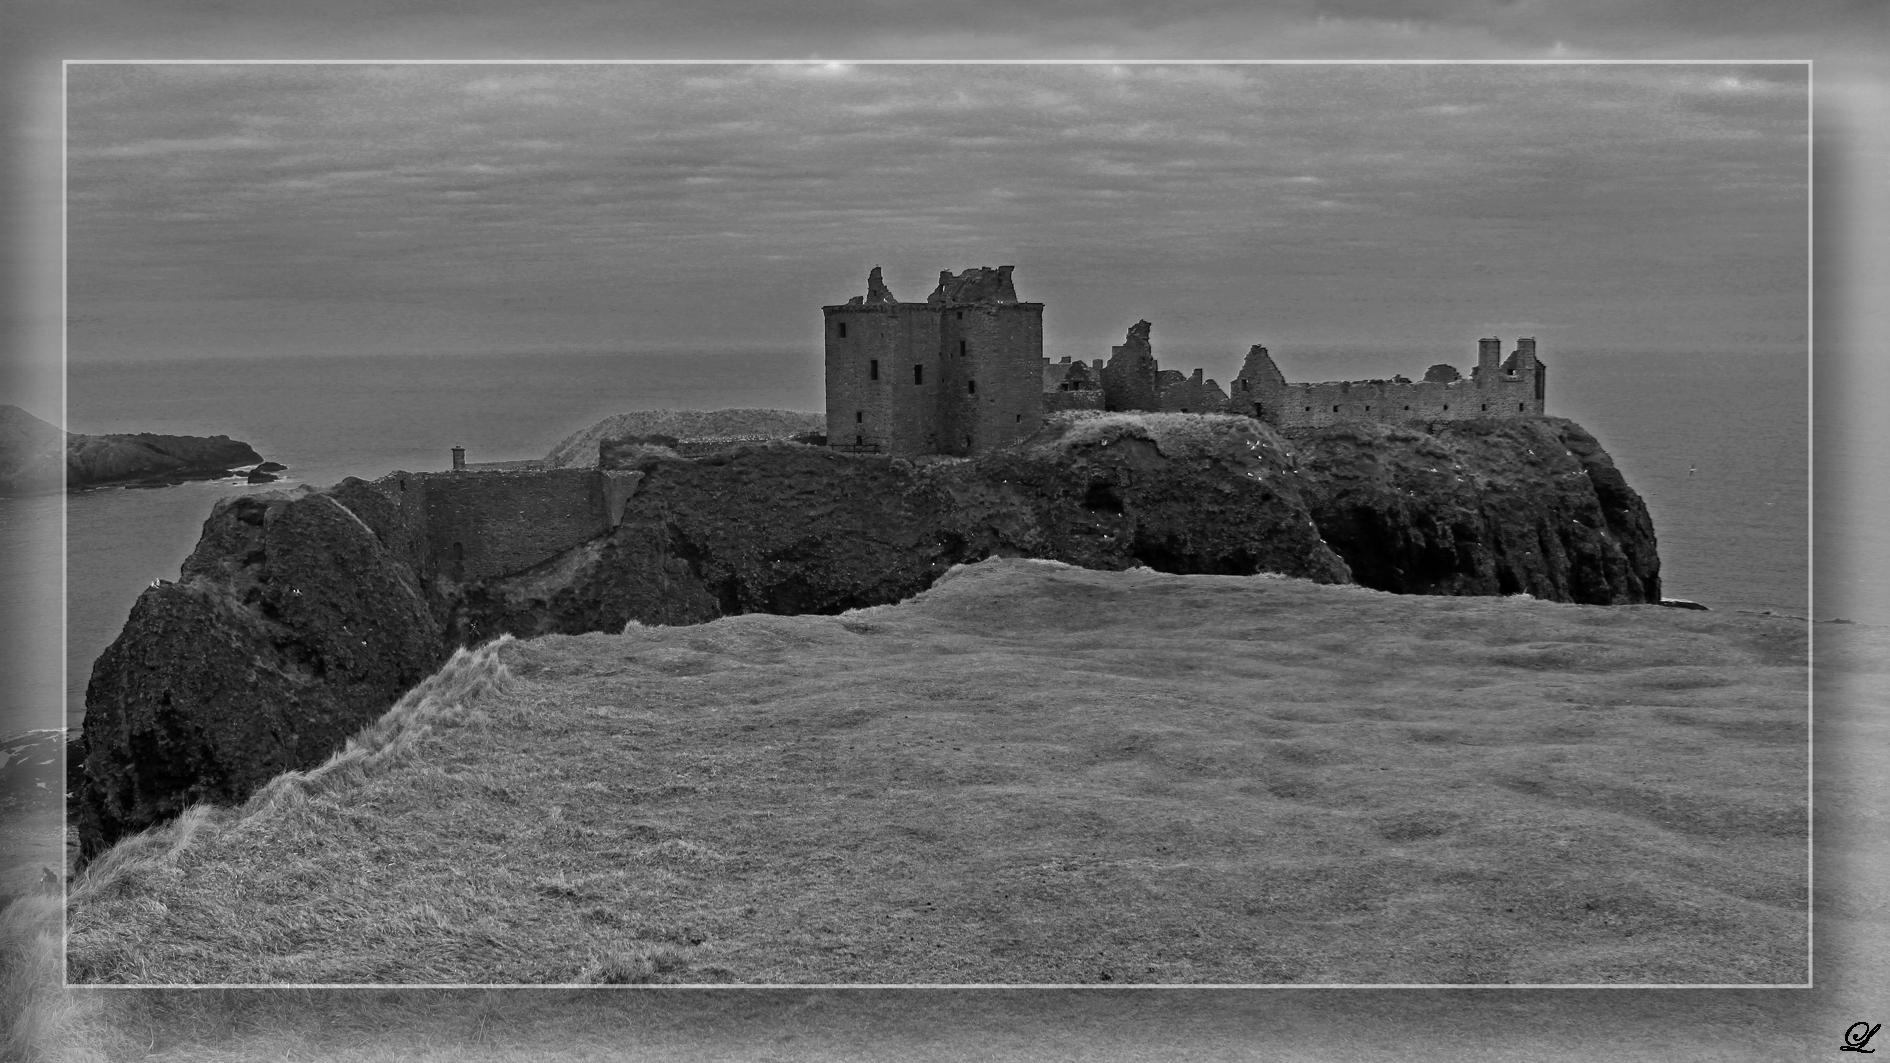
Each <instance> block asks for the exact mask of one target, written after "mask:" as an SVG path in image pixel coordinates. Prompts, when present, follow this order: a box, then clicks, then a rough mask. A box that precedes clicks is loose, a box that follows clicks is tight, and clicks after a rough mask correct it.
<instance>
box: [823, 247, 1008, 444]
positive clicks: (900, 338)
mask: <svg viewBox="0 0 1890 1063" xmlns="http://www.w3.org/2000/svg"><path fill="white" fill-rule="evenodd" d="M1011 269H1012V267H1010V266H999V267H997V268H996V269H988V268H977V269H968V270H966V271H965V272H963V273H961V274H959V275H957V276H953V275H952V274H951V273H950V272H949V271H947V272H942V273H940V274H939V275H938V287H937V288H936V289H935V290H934V291H933V292H932V294H931V295H929V296H927V297H926V300H925V302H923V303H902V302H900V301H899V300H897V299H895V298H894V297H893V294H892V292H891V291H889V290H887V288H886V284H885V282H884V281H883V280H882V279H881V277H880V272H879V267H878V266H874V267H873V271H872V273H871V274H869V275H868V276H867V279H866V295H864V296H857V295H856V296H854V297H853V299H852V300H851V301H849V302H847V303H846V304H845V305H842V306H828V307H822V310H823V311H824V312H825V314H826V317H827V322H826V333H827V341H826V342H827V359H826V360H827V443H828V445H829V446H832V447H835V448H838V449H841V450H852V451H864V452H871V453H877V452H885V453H890V454H906V455H912V454H957V455H967V454H976V453H979V452H981V451H986V450H991V449H993V448H995V447H1001V446H1003V445H1005V444H1006V443H1010V442H1013V441H1015V440H1018V439H1022V438H1024V437H1025V436H1027V435H1029V434H1031V433H1032V432H1035V431H1036V430H1037V429H1038V427H1039V426H1040V425H1041V424H1042V423H1043V368H1042V362H1043V304H1042V303H1023V302H1019V301H1018V300H1017V289H1016V288H1014V287H1013V286H1012V284H1011Z"/></svg>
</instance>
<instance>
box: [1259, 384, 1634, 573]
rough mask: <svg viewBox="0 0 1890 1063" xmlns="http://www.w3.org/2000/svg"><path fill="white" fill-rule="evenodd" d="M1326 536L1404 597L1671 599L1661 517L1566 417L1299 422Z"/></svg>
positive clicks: (1307, 478)
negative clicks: (1422, 425)
mask: <svg viewBox="0 0 1890 1063" xmlns="http://www.w3.org/2000/svg"><path fill="white" fill-rule="evenodd" d="M1289 435H1290V438H1291V439H1292V441H1293V443H1294V444H1295V446H1296V447H1297V449H1298V453H1299V459H1300V470H1299V473H1300V475H1299V479H1300V482H1301V484H1302V490H1303V491H1304V493H1305V496H1306V500H1307V505H1308V508H1309V510H1310V511H1311V514H1312V519H1313V522H1314V523H1315V524H1317V525H1318V526H1319V530H1320V534H1321V535H1323V536H1324V537H1325V540H1326V541H1327V542H1328V543H1330V544H1332V547H1333V549H1335V550H1337V551H1338V553H1339V555H1340V556H1342V557H1344V558H1345V560H1346V563H1347V564H1348V565H1349V566H1350V567H1351V569H1352V576H1353V578H1354V579H1356V580H1357V581H1358V582H1359V583H1361V584H1364V585H1365V586H1367V587H1372V588H1375V589H1377V590H1385V591H1395V592H1397V593H1400V594H1516V593H1526V594H1532V595H1534V596H1536V597H1538V598H1546V599H1551V600H1554V601H1563V602H1581V603H1584V604H1588V605H1628V604H1633V603H1637V602H1657V601H1659V600H1660V559H1659V556H1658V554H1657V553H1656V551H1655V543H1654V526H1653V522H1652V520H1650V519H1649V517H1648V515H1647V507H1646V506H1645V505H1644V504H1643V503H1642V502H1641V499H1640V496H1639V495H1637V494H1635V493H1634V491H1633V489H1632V488H1630V487H1628V486H1627V482H1626V481H1625V480H1624V479H1622V477H1621V473H1620V471H1619V470H1617V469H1616V468H1615V467H1614V462H1613V461H1612V460H1611V459H1610V458H1609V457H1608V455H1607V454H1606V453H1605V452H1603V451H1602V449H1601V446H1600V444H1598V443H1596V442H1595V439H1594V437H1593V436H1590V435H1589V434H1588V433H1587V432H1585V431H1583V430H1582V428H1581V426H1579V425H1577V424H1575V423H1574V422H1572V421H1568V420H1564V419H1562V418H1554V417H1543V418H1526V419H1512V420H1501V421H1496V420H1492V421H1458V422H1452V423H1447V424H1439V425H1437V426H1436V428H1435V430H1434V431H1430V432H1426V431H1423V430H1421V429H1417V428H1412V427H1406V426H1401V425H1386V424H1372V423H1364V422H1358V423H1348V424H1339V425H1331V426H1328V427H1325V428H1316V429H1306V430H1302V431H1294V432H1290V433H1289Z"/></svg>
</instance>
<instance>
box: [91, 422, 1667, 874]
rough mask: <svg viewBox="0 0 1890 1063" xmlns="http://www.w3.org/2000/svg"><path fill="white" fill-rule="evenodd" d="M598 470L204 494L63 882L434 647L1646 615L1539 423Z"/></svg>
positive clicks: (1623, 545)
mask: <svg viewBox="0 0 1890 1063" xmlns="http://www.w3.org/2000/svg"><path fill="white" fill-rule="evenodd" d="M599 449H600V461H599V464H598V465H597V466H595V467H591V468H566V469H554V470H542V471H522V472H507V471H498V472H425V473H407V472H397V473H394V474H391V475H389V476H386V477H383V478H381V479H379V480H376V481H374V482H371V483H370V482H367V481H363V480H359V479H352V478H351V479H349V480H345V481H343V482H342V483H341V484H338V485H336V486H335V487H332V488H330V489H328V490H326V491H314V490H308V489H303V490H300V491H296V492H275V493H270V494H264V495H258V496H253V497H242V498H233V499H226V500H223V501H220V502H219V503H218V504H217V506H216V509H215V510H214V512H213V513H212V514H211V516H210V518H209V520H207V521H206V522H205V526H204V535H203V539H202V541H201V542H200V543H199V544H198V546H197V549H196V550H195V552H193V554H192V555H191V557H190V559H189V561H187V562H186V563H185V565H184V567H183V572H182V575H181V577H180V579H179V580H178V581H177V582H176V583H174V584H166V585H162V586H155V587H151V588H148V589H147V590H146V591H145V592H144V594H143V595H142V596H141V597H140V599H139V601H138V603H137V605H136V606H135V607H134V608H133V610H132V614H131V617H130V619H129V620H128V621H127V623H126V625H125V629H124V631H123V632H122V633H121V634H120V635H119V638H118V639H117V641H115V642H114V643H113V644H112V646H111V647H110V648H109V649H108V650H107V651H106V652H105V653H104V654H103V655H102V656H101V657H100V658H99V660H98V662H97V664H96V665H95V666H94V668H93V672H92V677H91V682H90V684H89V686H88V688H87V693H86V717H85V736H84V746H83V749H82V751H81V752H82V755H83V756H84V758H85V759H84V768H83V772H82V778H81V782H80V786H79V789H78V793H77V803H78V809H79V830H80V835H81V846H82V853H83V856H84V858H86V859H89V858H90V857H92V856H94V855H96V854H97V853H99V852H101V851H102V850H103V849H104V848H105V847H107V846H109V845H110V844H111V842H113V841H114V840H116V839H117V838H119V837H122V836H124V835H125V834H127V833H131V832H135V831H137V830H141V829H143V828H145V827H148V826H151V825H152V824H155V823H158V822H162V821H163V820H165V819H167V818H170V817H172V816H174V815H176V814H177V813H178V812H180V811H182V810H183V808H184V807H186V806H187V805H189V804H191V803H194V802H198V801H211V802H216V803H230V802H238V801H241V800H243V799H244V798H246V797H247V796H248V795H249V794H250V793H252V792H254V790H255V788H256V787H258V786H260V785H261V784H262V783H264V782H266V781H267V780H268V778H269V777H270V776H272V775H273V774H275V773H278V772H280V771H284V770H289V769H307V768H311V767H313V766H315V765H317V764H319V763H321V762H322V761H323V760H324V759H325V758H326V757H327V756H328V755H329V754H330V753H332V752H333V751H334V750H335V749H336V748H338V747H339V745H340V743H341V742H342V741H343V739H345V737H346V736H347V735H348V734H351V733H353V732H354V731H355V730H357V729H358V728H360V727H362V726H364V725H366V724H367V723H369V722H372V721H373V720H374V719H375V718H377V717H378V716H379V715H380V714H381V713H382V712H384V711H386V709H387V708H388V707H389V706H391V705H392V704H393V703H394V701H395V699H396V698H398V697H399V695H400V693H401V692H402V691H403V690H405V689H407V688H408V687H411V686H412V685H413V684H414V683H415V682H418V680H419V679H420V678H422V677H424V676H426V675H428V674H430V673H431V672H432V671H433V670H434V669H435V668H437V667H439V666H440V664H441V663H443V662H444V661H445V660H446V658H447V657H448V656H449V655H450V653H451V651H452V650H453V649H454V648H455V647H456V646H459V645H464V644H470V643H476V642H479V641H482V640H485V639H489V638H492V637H495V636H498V635H501V634H514V635H518V636H532V635H539V634H546V633H553V632H556V633H564V634H579V633H584V632H593V631H616V630H619V629H621V628H622V627H623V626H624V625H625V624H626V623H627V622H629V621H632V620H635V621H638V622H641V623H645V624H689V623H699V622H702V621H707V620H712V619H715V618H717V617H722V616H730V615H736V614H741V613H782V614H789V613H827V614H837V613H840V612H843V611H845V610H848V609H854V608H861V607H866V606H873V605H881V604H889V603H893V602H897V601H900V600H902V599H904V598H907V597H909V596H911V595H912V594H914V593H917V592H918V591H921V590H923V589H925V588H926V587H928V586H930V585H931V583H932V582H933V581H934V580H936V579H937V578H938V577H939V576H940V575H942V574H943V573H944V572H945V571H947V570H948V569H950V568H951V566H953V565H955V564H960V563H965V562H973V561H978V560H981V559H983V558H986V557H992V556H1012V557H1036V558H1043V559H1047V560H1056V561H1063V562H1067V563H1069V564H1074V565H1079V566H1082V567H1085V568H1092V569H1114V570H1123V569H1130V568H1135V567H1147V568H1151V569H1155V570H1157V571H1163V572H1171V573H1178V574H1197V573H1198V574H1221V575H1248V574H1254V573H1261V572H1272V573H1280V574H1284V575H1289V576H1298V577H1302V578H1306V579H1310V580H1314V581H1317V582H1321V583H1360V584H1363V585H1365V586H1368V587H1376V588H1379V589H1384V590H1402V591H1407V592H1410V591H1416V592H1420V593H1432V594H1504V593H1527V594H1530V595H1533V596H1534V597H1536V598H1540V599H1548V600H1554V601H1564V602H1580V603H1585V604H1593V605H1630V604H1642V603H1653V602H1658V601H1659V600H1660V590H1659V559H1658V555H1657V553H1656V550H1655V543H1654V538H1653V528H1652V523H1651V521H1650V520H1649V519H1648V517H1647V513H1646V509H1645V507H1644V506H1643V505H1642V503H1641V501H1640V499H1639V497H1638V496H1636V495H1635V494H1634V493H1633V491H1632V489H1631V488H1629V487H1627V485H1626V484H1625V483H1623V482H1622V481H1621V479H1620V474H1619V473H1618V472H1617V471H1616V470H1615V469H1614V467H1613V464H1612V462H1611V461H1610V460H1609V459H1608V457H1607V455H1606V454H1605V453H1604V452H1603V451H1602V450H1601V448H1600V447H1599V445H1598V444H1596V443H1595V441H1594V439H1593V437H1591V436H1589V435H1588V433H1586V432H1584V431H1583V430H1582V429H1581V428H1580V427H1579V426H1577V425H1575V424H1574V423H1573V422H1571V421H1567V420H1565V419H1561V418H1555V417H1528V418H1512V419H1507V420H1503V421H1494V422H1464V423H1452V424H1446V425H1438V426H1435V428H1434V430H1427V429H1425V428H1424V427H1422V426H1412V425H1362V426H1329V427H1327V428H1323V429H1315V430H1309V431H1308V432H1306V433H1304V434H1302V433H1298V432H1293V433H1282V432H1280V431H1276V430H1275V429H1273V428H1271V427H1269V426H1268V425H1266V424H1265V423H1264V422H1262V421H1260V420H1257V419H1255V418H1252V417H1240V416H1233V415H1225V414H1219V415H1202V414H1178V413H1175V414H1170V413H1094V412H1082V411H1077V412H1064V413H1058V414H1054V415H1052V416H1051V417H1049V418H1048V419H1047V421H1046V422H1045V423H1044V425H1043V426H1042V427H1041V428H1040V429H1039V430H1038V431H1036V432H1034V433H1032V435H1031V436H1030V437H1028V438H1026V439H1024V440H1020V441H1019V442H1018V443H1016V444H1014V445H1012V446H1008V447H1004V448H999V449H996V450H993V451H990V452H987V453H984V454H981V455H979V456H977V457H974V458H971V459H969V460H963V459H961V460H936V461H918V462H914V461H908V460H905V459H901V458H895V457H891V456H888V455H873V454H849V453H842V452H839V451H836V450H835V449H833V448H831V447H820V446H811V445H806V444H798V443H791V442H772V443H761V444H735V445H731V446H729V447H727V448H725V449H723V450H721V451H718V452H714V453H710V454H707V455H704V456H701V457H695V458H687V457H682V456H680V455H678V454H677V453H676V452H675V451H674V450H671V449H669V448H665V447H661V446H654V445H649V444H642V443H632V444H623V445H618V444H613V443H611V442H609V441H606V442H604V443H603V444H601V445H600V448H599ZM1321 521H1324V523H1321Z"/></svg>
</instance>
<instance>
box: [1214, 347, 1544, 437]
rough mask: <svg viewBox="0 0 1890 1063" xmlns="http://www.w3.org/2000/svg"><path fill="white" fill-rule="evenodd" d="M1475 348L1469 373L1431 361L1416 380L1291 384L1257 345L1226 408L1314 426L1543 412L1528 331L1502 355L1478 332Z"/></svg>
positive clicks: (1540, 376)
mask: <svg viewBox="0 0 1890 1063" xmlns="http://www.w3.org/2000/svg"><path fill="white" fill-rule="evenodd" d="M1478 348H1479V349H1478V352H1477V365H1476V367H1475V368H1474V369H1473V370H1472V375H1471V376H1470V377H1469V378H1462V377H1458V378H1456V379H1447V378H1448V377H1452V376H1455V373H1454V371H1453V370H1450V367H1448V366H1433V367H1432V370H1431V372H1429V373H1427V374H1426V379H1424V380H1420V381H1409V380H1404V379H1397V380H1340V381H1328V382H1326V383H1321V384H1289V383H1287V382H1286V380H1285V378H1284V376H1283V375H1282V374H1281V373H1280V371H1279V368H1278V367H1277V366H1276V365H1274V363H1273V360H1272V358H1270V357H1269V356H1268V355H1267V351H1266V348H1264V347H1258V346H1256V347H1254V348H1253V349H1252V350H1251V351H1249V352H1248V355H1247V362H1246V364H1245V365H1243V366H1242V367H1241V371H1240V376H1238V377H1236V378H1235V380H1234V388H1233V392H1232V394H1231V395H1230V396H1229V401H1228V411H1229V412H1231V413H1242V414H1247V415H1250V416H1254V417H1258V418H1259V419H1261V420H1262V421H1265V422H1266V423H1268V424H1270V425H1273V426H1275V427H1277V428H1319V427H1324V426H1326V425H1330V424H1338V423H1341V422H1345V421H1386V422H1395V421H1422V422H1439V421H1470V420H1478V419H1487V418H1507V417H1527V416H1531V415H1539V414H1542V413H1544V412H1546V408H1545V407H1546V403H1545V397H1546V378H1547V370H1546V367H1544V366H1543V365H1542V363H1541V362H1540V361H1538V360H1537V358H1536V352H1535V341H1534V340H1533V339H1522V340H1518V341H1517V349H1516V351H1515V353H1513V354H1511V355H1510V357H1509V361H1508V362H1507V363H1499V360H1498V359H1499V356H1500V353H1501V352H1500V344H1499V341H1497V340H1493V339H1486V340H1481V341H1479V344H1478ZM1440 370H1441V371H1440Z"/></svg>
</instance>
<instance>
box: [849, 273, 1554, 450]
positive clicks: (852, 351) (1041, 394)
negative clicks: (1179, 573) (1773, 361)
mask: <svg viewBox="0 0 1890 1063" xmlns="http://www.w3.org/2000/svg"><path fill="white" fill-rule="evenodd" d="M1011 271H1012V267H1010V266H999V267H997V268H996V269H989V268H979V269H968V270H966V271H964V272H963V273H961V274H958V275H957V276H953V275H952V274H951V273H950V272H942V273H940V274H939V278H938V287H937V288H936V289H934V290H933V292H932V294H931V295H929V296H927V297H926V299H925V301H924V302H922V303H902V302H900V301H899V300H897V299H895V298H894V297H893V294H892V292H891V291H889V290H887V288H886V284H885V282H884V281H883V280H882V279H881V277H880V270H879V267H877V266H875V267H873V271H872V273H871V274H869V275H868V276H867V279H866V294H865V295H864V296H854V297H853V298H852V299H851V300H850V301H848V302H847V303H845V304H843V305H840V306H828V307H823V308H822V310H823V311H824V313H825V314H826V319H827V320H826V375H827V442H828V445H829V446H831V447H834V448H837V449H840V450H848V451H856V452H867V453H887V454H898V455H908V456H909V455H921V454H953V455H968V454H975V453H979V452H981V451H985V450H990V449H992V448H994V447H1000V446H1003V445H1004V444H1006V443H1010V442H1012V441H1014V440H1017V439H1021V438H1023V437H1024V436H1027V435H1029V434H1031V433H1032V432H1035V431H1036V430H1037V429H1038V427H1040V425H1041V424H1042V422H1043V416H1044V414H1045V413H1047V412H1051V411H1055V410H1150V411H1171V412H1178V413H1233V414H1243V415H1247V416H1251V417H1257V418H1259V419H1260V420H1262V421H1265V422H1266V423H1267V424H1269V425H1272V426H1274V427H1276V428H1310V427H1317V426H1320V425H1327V424H1333V423H1335V422H1339V421H1360V420H1365V421H1422V422H1435V421H1461V420H1472V419H1475V418H1483V417H1521V416H1526V415H1529V414H1540V413H1542V412H1543V410H1544V407H1543V397H1544V387H1545V384H1546V382H1547V376H1548V371H1547V369H1546V368H1545V367H1544V366H1543V364H1542V363H1541V362H1540V361H1537V359H1536V341H1535V340H1533V339H1519V340H1517V341H1516V349H1515V350H1514V351H1512V352H1510V355H1509V357H1508V358H1504V357H1503V353H1502V341H1501V340H1497V339H1485V340H1480V341H1478V349H1477V364H1476V366H1475V368H1473V369H1472V370H1471V371H1470V376H1469V377H1468V378H1465V377H1464V376H1463V375H1462V374H1461V373H1459V372H1458V371H1457V370H1456V369H1454V368H1452V367H1451V366H1449V365H1434V366H1432V367H1430V369H1428V370H1427V371H1426V372H1425V373H1424V379H1422V380H1416V381H1414V380H1410V379H1407V378H1405V377H1403V376H1397V377H1393V378H1392V379H1390V380H1345V381H1334V382H1329V383H1323V384H1289V383H1287V381H1286V377H1285V375H1284V374H1282V373H1281V372H1280V369H1279V367H1278V366H1276V365H1274V364H1273V359H1272V358H1271V357H1269V356H1268V354H1267V349H1266V348H1265V347H1260V346H1255V347H1253V348H1251V349H1250V350H1249V351H1248V352H1247V358H1246V361H1245V363H1244V364H1243V365H1242V366H1241V368H1240V375H1238V376H1236V377H1235V378H1234V380H1233V383H1232V394H1231V395H1230V394H1229V393H1228V392H1226V391H1223V390H1221V387H1220V385H1219V384H1217V383H1216V382H1214V381H1213V380H1203V379H1202V376H1201V370H1199V369H1196V370H1195V371H1194V373H1193V375H1192V376H1188V375H1184V374H1182V373H1179V372H1176V371H1174V370H1171V369H1163V368H1161V366H1160V364H1159V363H1157V362H1156V360H1155V355H1154V352H1153V350H1152V348H1151V347H1150V344H1149V328H1150V326H1149V323H1148V322H1146V321H1139V322H1137V323H1136V324H1135V325H1134V326H1132V327H1131V328H1130V329H1129V334H1128V337H1127V339H1126V340H1124V342H1123V344H1122V345H1121V346H1120V347H1114V348H1111V349H1110V356H1109V359H1108V360H1107V361H1104V360H1103V359H1100V358H1098V359H1095V360H1094V361H1092V362H1088V363H1085V362H1083V361H1081V360H1075V361H1073V360H1071V359H1069V358H1064V359H1063V360H1062V361H1060V362H1052V361H1050V360H1049V359H1048V358H1045V357H1044V355H1043V304H1042V303H1025V302H1020V301H1018V298H1017V289H1016V287H1015V286H1014V285H1013V283H1012V280H1011Z"/></svg>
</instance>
